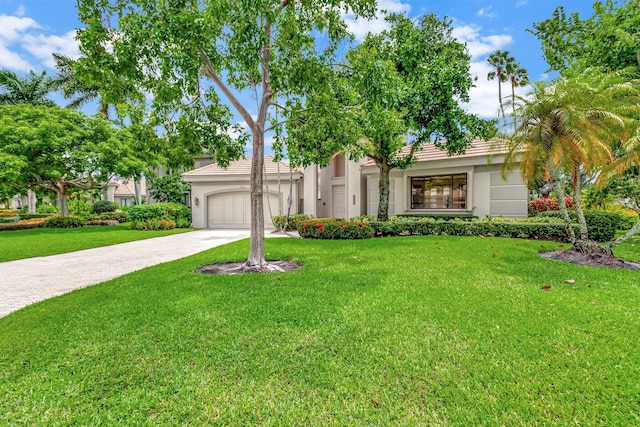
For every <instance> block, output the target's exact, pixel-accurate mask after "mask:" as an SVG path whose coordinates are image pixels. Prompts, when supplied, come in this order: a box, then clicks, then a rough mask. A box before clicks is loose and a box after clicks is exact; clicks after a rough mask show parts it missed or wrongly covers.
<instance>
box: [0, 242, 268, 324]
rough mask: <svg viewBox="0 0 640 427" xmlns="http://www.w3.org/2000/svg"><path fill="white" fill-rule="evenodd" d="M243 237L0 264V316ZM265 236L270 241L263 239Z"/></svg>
mask: <svg viewBox="0 0 640 427" xmlns="http://www.w3.org/2000/svg"><path fill="white" fill-rule="evenodd" d="M248 237H249V230H197V231H191V232H188V233H182V234H174V235H171V236H164V237H156V238H153V239H146V240H138V241H135V242H128V243H121V244H118V245H112V246H103V247H100V248H93V249H86V250H83V251H77V252H69V253H65V254H60V255H52V256H47V257H36V258H28V259H21V260H17V261H9V262H3V263H0V317H2V316H6V315H7V314H9V313H11V312H12V311H15V310H18V309H20V308H22V307H25V306H27V305H29V304H33V303H34V302H37V301H41V300H44V299H47V298H51V297H54V296H58V295H62V294H65V293H67V292H71V291H73V290H75V289H80V288H84V287H86V286H90V285H95V284H96V283H101V282H104V281H107V280H110V279H113V278H116V277H118V276H122V275H124V274H127V273H131V272H132V271H136V270H141V269H143V268H146V267H149V266H152V265H156V264H161V263H163V262H168V261H173V260H176V259H180V258H184V257H187V256H190V255H194V254H197V253H199V252H202V251H205V250H207V249H210V248H214V247H216V246H221V245H224V244H227V243H231V242H234V241H236V240H241V239H245V238H248ZM265 237H274V236H273V235H269V234H268V233H267V234H266V236H265Z"/></svg>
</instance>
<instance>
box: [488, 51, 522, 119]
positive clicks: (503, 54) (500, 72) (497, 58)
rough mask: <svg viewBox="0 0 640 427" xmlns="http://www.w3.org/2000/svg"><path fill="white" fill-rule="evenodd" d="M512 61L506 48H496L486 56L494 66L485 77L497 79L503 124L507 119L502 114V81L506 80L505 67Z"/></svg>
mask: <svg viewBox="0 0 640 427" xmlns="http://www.w3.org/2000/svg"><path fill="white" fill-rule="evenodd" d="M514 61H515V59H514V58H513V57H512V56H510V54H509V51H508V50H497V51H495V52H494V53H492V54H491V55H489V57H488V58H487V62H488V63H489V65H491V66H492V67H493V68H494V71H491V72H490V73H489V74H487V79H488V80H496V79H497V80H498V101H499V103H500V113H501V114H502V119H503V120H504V121H505V126H506V120H507V119H506V117H505V115H504V106H503V104H502V83H505V82H506V81H507V73H506V70H507V67H510V66H511V64H512V63H514Z"/></svg>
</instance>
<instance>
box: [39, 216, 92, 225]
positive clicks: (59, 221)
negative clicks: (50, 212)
mask: <svg viewBox="0 0 640 427" xmlns="http://www.w3.org/2000/svg"><path fill="white" fill-rule="evenodd" d="M82 226H84V222H83V221H82V220H81V219H80V218H75V217H68V218H65V217H63V216H54V217H51V218H49V219H48V220H46V221H45V222H44V224H43V227H46V228H76V227H82Z"/></svg>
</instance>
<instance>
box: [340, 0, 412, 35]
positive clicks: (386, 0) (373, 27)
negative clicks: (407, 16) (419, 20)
mask: <svg viewBox="0 0 640 427" xmlns="http://www.w3.org/2000/svg"><path fill="white" fill-rule="evenodd" d="M384 10H386V11H387V13H409V11H410V10H411V6H410V5H409V4H408V3H403V2H402V0H380V1H379V2H378V12H377V13H376V16H375V18H373V19H371V20H366V19H354V16H353V15H352V14H348V15H345V16H344V17H343V19H344V22H345V23H346V24H347V29H348V30H349V31H350V32H351V33H353V34H354V35H355V37H356V40H358V41H363V40H364V39H365V37H366V36H367V33H372V34H378V33H380V32H382V31H384V30H388V29H389V28H390V26H389V24H388V23H387V22H386V21H385V20H384V17H385V14H384V13H383V12H382V11H384Z"/></svg>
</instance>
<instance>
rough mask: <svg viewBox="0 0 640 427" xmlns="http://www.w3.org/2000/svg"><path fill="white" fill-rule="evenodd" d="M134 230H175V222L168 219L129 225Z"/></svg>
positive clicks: (148, 220) (150, 220)
mask: <svg viewBox="0 0 640 427" xmlns="http://www.w3.org/2000/svg"><path fill="white" fill-rule="evenodd" d="M131 228H132V229H134V230H141V231H147V230H171V229H174V228H176V222H175V221H173V220H170V219H147V220H145V221H137V222H132V223H131Z"/></svg>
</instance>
